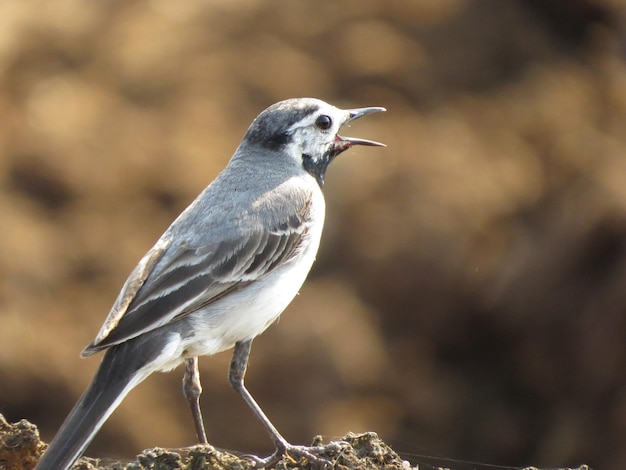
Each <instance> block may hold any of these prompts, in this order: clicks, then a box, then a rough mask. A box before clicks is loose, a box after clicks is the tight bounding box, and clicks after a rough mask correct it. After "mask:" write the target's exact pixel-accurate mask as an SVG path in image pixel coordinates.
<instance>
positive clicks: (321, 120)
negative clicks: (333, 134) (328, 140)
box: [315, 114, 333, 131]
mask: <svg viewBox="0 0 626 470" xmlns="http://www.w3.org/2000/svg"><path fill="white" fill-rule="evenodd" d="M315 125H316V126H317V127H318V128H319V129H321V130H323V131H327V130H328V129H330V127H331V126H332V125H333V120H332V119H331V118H330V116H327V115H325V114H322V115H321V116H320V117H318V118H317V120H316V121H315Z"/></svg>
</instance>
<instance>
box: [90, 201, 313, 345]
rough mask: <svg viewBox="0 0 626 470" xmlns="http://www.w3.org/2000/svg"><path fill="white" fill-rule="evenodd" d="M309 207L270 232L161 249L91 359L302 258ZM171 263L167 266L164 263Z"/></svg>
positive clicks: (146, 263)
mask: <svg viewBox="0 0 626 470" xmlns="http://www.w3.org/2000/svg"><path fill="white" fill-rule="evenodd" d="M310 223H311V220H310V213H309V206H308V204H304V206H302V207H301V208H300V210H299V211H297V213H296V214H295V215H291V216H290V217H288V218H287V219H286V220H282V221H279V222H277V223H276V224H275V226H274V227H272V228H271V229H270V230H263V229H260V228H259V229H257V230H254V231H252V232H251V233H248V234H247V235H246V236H245V239H244V238H243V236H241V237H240V238H238V239H231V240H222V241H220V242H217V243H211V244H203V245H200V246H192V245H190V244H188V243H187V244H181V245H179V246H178V248H177V249H176V251H175V252H174V253H173V254H172V255H171V256H170V253H169V252H168V253H167V255H168V256H164V255H165V252H166V251H168V249H169V250H170V251H171V248H170V244H167V243H165V242H163V243H161V245H159V243H157V245H155V248H153V249H152V250H151V251H150V252H149V253H148V254H147V255H146V257H144V258H143V259H142V261H141V262H140V264H139V265H138V267H137V268H135V270H134V271H133V273H131V276H130V277H129V280H128V281H127V282H126V284H125V286H124V288H123V290H122V292H121V293H120V295H119V297H118V300H117V301H116V303H115V305H114V306H113V309H112V310H111V313H110V314H109V317H107V320H106V321H105V324H104V325H103V327H102V329H101V331H100V333H99V334H98V336H97V337H96V339H95V340H94V341H93V342H92V343H91V344H90V345H89V346H87V348H85V350H84V351H83V355H84V356H87V355H91V354H93V353H95V352H97V351H99V350H102V349H106V348H108V347H110V346H112V345H114V344H119V343H121V342H124V341H126V340H128V339H130V338H133V337H135V336H138V335H140V334H142V333H145V332H147V331H150V330H153V329H155V328H158V327H160V326H163V325H165V324H168V323H171V322H173V321H177V320H179V319H181V318H184V317H185V316H187V315H189V314H191V313H193V312H195V311H198V310H199V309H202V308H205V307H207V306H208V305H210V304H212V303H213V302H216V301H217V300H219V299H221V298H222V297H224V296H225V295H227V294H229V293H231V292H233V291H236V290H238V289H242V288H244V287H245V286H247V285H249V284H250V283H252V282H254V281H255V280H257V279H260V278H262V277H264V276H266V275H267V274H269V273H270V272H272V271H273V270H275V269H276V268H277V267H278V266H279V265H281V264H282V263H284V262H287V261H288V260H290V259H292V258H293V257H294V256H296V255H297V254H298V253H299V251H300V250H301V248H302V247H303V245H304V243H305V242H306V240H307V237H308V234H309V229H310ZM166 258H168V259H167V261H166V262H162V263H159V261H161V260H164V259H166Z"/></svg>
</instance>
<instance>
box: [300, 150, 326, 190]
mask: <svg viewBox="0 0 626 470" xmlns="http://www.w3.org/2000/svg"><path fill="white" fill-rule="evenodd" d="M332 160H333V157H332V155H331V154H330V153H325V154H324V155H322V157H321V158H320V159H318V160H316V159H315V158H313V157H312V156H311V155H307V154H303V155H302V166H303V167H304V169H305V170H306V171H307V172H308V173H309V174H310V175H311V176H313V177H314V178H315V179H316V181H317V184H319V185H320V188H323V187H324V178H325V176H326V170H328V165H330V162H331V161H332Z"/></svg>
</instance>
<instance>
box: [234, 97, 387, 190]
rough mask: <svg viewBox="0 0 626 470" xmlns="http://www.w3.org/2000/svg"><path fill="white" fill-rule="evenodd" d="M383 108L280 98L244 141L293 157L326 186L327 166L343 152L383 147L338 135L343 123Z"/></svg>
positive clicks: (258, 120) (255, 123)
mask: <svg viewBox="0 0 626 470" xmlns="http://www.w3.org/2000/svg"><path fill="white" fill-rule="evenodd" d="M381 111H385V108H378V107H372V108H358V109H347V110H346V109H339V108H336V107H334V106H332V105H330V104H328V103H325V102H324V101H321V100H318V99H314V98H296V99H289V100H285V101H280V102H278V103H276V104H274V105H272V106H270V107H269V108H267V109H266V110H265V111H263V112H262V113H261V114H259V115H258V116H257V118H256V119H255V120H254V121H253V122H252V124H251V125H250V128H249V129H248V132H247V133H246V135H245V137H244V142H246V143H247V144H249V145H255V146H260V147H262V148H264V149H266V150H269V151H273V152H279V153H281V154H283V155H285V156H287V157H288V158H291V159H294V160H295V161H296V163H297V164H298V165H301V166H302V167H303V168H304V169H305V170H306V171H307V172H308V173H310V174H311V175H312V176H314V177H315V178H316V180H317V182H318V183H319V185H320V186H323V184H324V176H325V174H326V169H327V168H328V165H329V164H330V162H331V161H333V159H334V158H335V157H336V156H337V155H339V154H340V153H342V152H344V151H346V150H348V149H349V148H350V147H352V146H353V145H369V146H378V147H384V144H381V143H379V142H374V141H371V140H365V139H357V138H353V137H341V136H340V135H339V134H338V132H339V129H340V128H341V126H343V125H344V124H347V123H349V122H351V121H353V120H355V119H357V118H359V117H361V116H365V115H366V114H371V113H377V112H381Z"/></svg>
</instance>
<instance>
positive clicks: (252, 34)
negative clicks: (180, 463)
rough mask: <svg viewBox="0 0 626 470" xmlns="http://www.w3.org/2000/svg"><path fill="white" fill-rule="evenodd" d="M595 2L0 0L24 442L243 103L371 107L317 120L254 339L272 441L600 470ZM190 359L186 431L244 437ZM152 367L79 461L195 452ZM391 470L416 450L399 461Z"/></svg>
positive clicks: (603, 446) (620, 174) (606, 297)
mask: <svg viewBox="0 0 626 470" xmlns="http://www.w3.org/2000/svg"><path fill="white" fill-rule="evenodd" d="M625 15H626V7H625V5H624V2H623V1H620V0H562V1H559V0H507V1H502V0H474V1H470V0H412V1H404V2H403V1H390V0H358V1H357V0H352V1H347V0H346V1H305V0H300V1H288V0H282V1H262V0H256V1H229V0H222V1H196V0H185V1H182V0H181V1H173V0H134V1H121V0H119V1H113V0H102V1H88V0H57V1H54V2H49V1H44V0H41V1H35V0H33V1H24V0H4V1H2V2H0V215H1V220H2V224H1V226H2V228H1V229H0V237H1V238H0V412H1V413H4V414H5V415H6V417H7V419H9V420H12V421H15V420H18V419H21V418H27V419H29V420H31V421H33V422H34V423H36V424H37V425H38V426H40V429H41V431H42V434H43V437H44V438H46V439H50V438H51V437H52V436H53V435H54V432H55V431H56V429H57V428H58V426H59V425H60V424H61V422H62V420H63V418H64V417H65V415H66V413H67V412H68V411H69V410H70V408H71V407H72V405H73V403H74V402H75V400H76V399H77V397H78V396H79V394H80V393H81V392H82V391H83V389H84V388H85V387H86V385H87V383H88V382H89V380H90V378H91V376H92V374H93V372H94V370H95V368H96V367H97V365H98V359H97V358H92V359H88V360H80V359H79V357H78V354H79V351H80V350H81V349H82V348H83V347H84V346H85V345H86V344H87V343H89V342H90V341H91V340H92V339H93V337H94V335H95V334H96V332H97V330H98V328H99V327H100V324H101V322H102V321H103V320H104V318H105V316H106V314H107V313H108V310H109V308H110V306H111V304H112V302H113V300H114V299H115V297H116V295H117V293H118V291H119V288H120V287H121V285H122V283H123V282H124V280H125V279H126V276H127V275H128V273H129V272H130V270H131V269H132V268H133V267H134V265H135V263H136V262H137V261H138V260H139V258H140V257H141V256H142V255H143V254H144V253H145V251H147V249H148V248H149V247H150V246H151V245H152V244H153V243H154V241H155V240H156V238H157V237H158V236H159V235H160V234H161V232H162V231H163V230H164V229H165V228H166V227H167V226H168V225H169V223H170V221H171V220H172V219H173V218H174V217H175V216H176V215H177V214H178V213H179V212H180V211H181V210H182V209H183V208H184V207H185V206H186V205H187V204H188V203H189V202H190V201H191V200H192V199H193V198H194V197H195V195H196V194H197V193H198V192H199V191H200V190H201V189H202V188H203V187H204V186H205V185H206V184H207V183H208V182H209V181H211V180H212V179H213V178H214V176H215V175H216V173H217V172H218V171H219V170H220V169H221V168H222V167H223V166H224V165H225V164H226V162H227V160H228V158H229V157H230V155H231V153H232V151H233V150H234V149H235V147H236V146H237V144H238V143H239V140H240V138H241V136H242V135H243V133H244V132H245V130H246V128H247V126H248V124H249V123H250V121H251V120H252V119H253V118H254V117H255V116H256V114H258V112H260V111H261V110H262V109H264V108H265V107H266V106H268V105H270V104H271V103H273V102H275V101H278V100H280V99H284V98H288V97H297V96H314V97H318V98H322V99H325V100H327V101H330V102H331V103H333V104H336V105H338V106H344V107H360V106H386V107H387V109H388V112H387V113H386V114H384V115H377V116H374V117H371V118H368V119H364V120H363V121H359V122H358V123H356V124H354V125H353V127H352V128H350V129H348V130H347V131H344V133H345V134H346V135H353V136H358V137H364V138H370V139H376V140H380V141H383V142H386V143H387V144H388V148H387V149H383V150H380V149H365V148H360V149H358V150H354V151H351V152H348V153H346V154H344V155H342V156H341V158H339V159H338V160H337V161H336V162H335V163H334V164H333V166H332V167H331V169H330V171H329V174H328V178H327V185H326V188H325V192H326V196H327V208H328V210H327V213H328V215H327V225H326V230H325V235H324V238H323V240H322V247H321V252H320V254H319V257H318V262H317V264H316V266H315V267H314V269H313V272H312V273H311V276H310V278H309V281H308V282H307V284H306V285H305V287H304V288H303V289H302V291H301V295H300V296H299V297H298V298H297V299H296V300H295V301H294V303H293V304H292V306H291V307H290V308H289V309H288V311H287V312H286V314H285V315H284V316H283V317H282V319H281V321H280V322H279V324H278V325H275V326H272V328H270V330H268V331H267V332H266V333H265V334H264V335H262V336H261V337H260V338H259V339H258V340H257V341H256V342H255V344H254V346H253V353H252V359H251V366H250V369H249V373H248V385H249V388H250V389H251V390H252V392H253V394H255V396H256V397H257V399H258V400H259V402H260V403H261V404H262V406H263V407H264V408H265V410H266V411H267V413H268V414H269V416H270V417H272V418H273V420H274V422H275V424H276V425H277V427H278V428H279V429H280V430H281V431H282V432H283V433H284V435H285V436H286V437H287V438H288V439H290V440H292V441H293V442H297V443H306V442H308V441H309V440H310V439H311V437H312V436H313V435H315V434H323V435H324V436H326V437H335V436H340V435H342V434H344V433H345V432H347V431H365V430H373V431H377V432H378V433H379V434H380V435H381V436H382V437H383V438H385V439H386V440H387V441H388V442H389V443H390V444H392V445H393V446H394V447H395V448H396V450H398V451H400V452H406V453H410V454H430V455H441V456H446V457H452V458H460V459H470V460H478V461H483V462H489V463H497V464H503V465H514V466H521V465H525V464H534V465H537V466H564V465H575V464H580V463H587V464H589V465H591V466H593V467H595V468H596V469H616V470H617V469H623V468H626V374H625V371H626V341H625V337H626V29H625V24H624V19H625ZM229 359H230V354H229V353H224V354H221V355H218V356H216V357H212V358H204V359H201V361H200V364H201V368H202V375H203V382H204V389H205V392H204V395H203V396H202V402H203V409H204V413H205V420H206V424H207V429H208V433H209V439H210V441H211V442H212V443H213V444H215V445H217V446H219V447H224V448H231V449H237V450H242V451H246V452H259V453H267V452H269V451H270V450H271V449H272V446H271V443H270V442H269V440H268V438H267V436H266V435H265V433H264V431H263V429H262V428H261V427H260V425H259V424H257V422H256V421H255V419H254V418H253V417H252V416H251V413H250V412H249V410H248V409H247V408H246V407H245V405H244V404H243V402H241V400H240V398H239V397H238V396H237V395H236V394H235V393H234V392H232V391H231V390H230V389H229V386H228V384H227V380H226V373H227V366H228V362H229ZM181 378H182V371H181V370H180V369H179V370H177V371H175V372H173V373H171V374H167V375H158V376H153V377H151V378H150V379H149V380H148V381H147V382H145V383H144V384H142V385H141V386H139V387H138V388H137V389H136V390H134V391H133V392H132V393H131V394H130V396H129V397H128V398H127V400H126V401H125V402H124V403H123V405H122V406H121V407H120V408H119V409H118V410H117V411H116V412H115V413H114V415H113V416H112V418H111V419H110V420H109V422H107V424H106V425H105V426H104V428H103V429H102V431H101V432H100V433H99V435H98V436H97V437H96V439H95V441H94V443H93V444H92V446H91V447H90V449H89V451H88V453H89V454H90V455H93V456H108V457H120V458H132V457H133V456H134V455H135V453H137V452H139V451H140V450H141V449H143V448H147V447H152V446H155V445H159V446H166V447H178V446H185V445H190V444H192V443H194V442H195V435H194V432H193V426H192V423H191V418H190V415H189V412H188V409H187V405H186V403H185V401H184V399H183V397H182V394H181V387H180V380H181ZM410 459H412V460H414V461H419V459H417V458H415V457H410Z"/></svg>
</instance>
